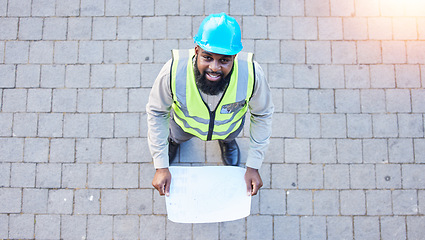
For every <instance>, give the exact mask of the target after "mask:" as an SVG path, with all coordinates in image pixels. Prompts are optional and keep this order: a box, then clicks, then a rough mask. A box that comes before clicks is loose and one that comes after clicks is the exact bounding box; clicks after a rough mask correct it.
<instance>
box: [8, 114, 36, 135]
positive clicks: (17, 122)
mask: <svg viewBox="0 0 425 240" xmlns="http://www.w3.org/2000/svg"><path fill="white" fill-rule="evenodd" d="M37 121H38V116H37V113H15V114H14V115H13V136H15V137H35V136H37Z"/></svg>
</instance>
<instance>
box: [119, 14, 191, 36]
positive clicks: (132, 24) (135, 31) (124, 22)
mask: <svg viewBox="0 0 425 240" xmlns="http://www.w3.org/2000/svg"><path fill="white" fill-rule="evenodd" d="M189 26H190V24H189ZM141 37H142V18H140V17H120V18H118V30H117V39H141Z"/></svg>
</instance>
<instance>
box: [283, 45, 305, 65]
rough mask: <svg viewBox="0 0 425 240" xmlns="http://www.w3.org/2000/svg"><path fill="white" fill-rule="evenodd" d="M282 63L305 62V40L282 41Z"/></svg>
mask: <svg viewBox="0 0 425 240" xmlns="http://www.w3.org/2000/svg"><path fill="white" fill-rule="evenodd" d="M280 48H281V53H280V55H281V61H282V63H305V55H306V53H305V52H306V50H305V42H304V41H285V40H284V41H282V42H281V45H280Z"/></svg>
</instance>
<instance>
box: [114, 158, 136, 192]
mask: <svg viewBox="0 0 425 240" xmlns="http://www.w3.org/2000/svg"><path fill="white" fill-rule="evenodd" d="M113 171H114V180H113V187H114V188H138V186H139V172H140V171H139V166H138V165H137V164H114V170H113Z"/></svg>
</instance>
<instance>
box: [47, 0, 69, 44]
mask: <svg viewBox="0 0 425 240" xmlns="http://www.w3.org/2000/svg"><path fill="white" fill-rule="evenodd" d="M68 2H69V0H68ZM58 4H60V3H58ZM67 25H68V20H67V19H66V18H45V19H44V24H43V40H66V32H67Z"/></svg>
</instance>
